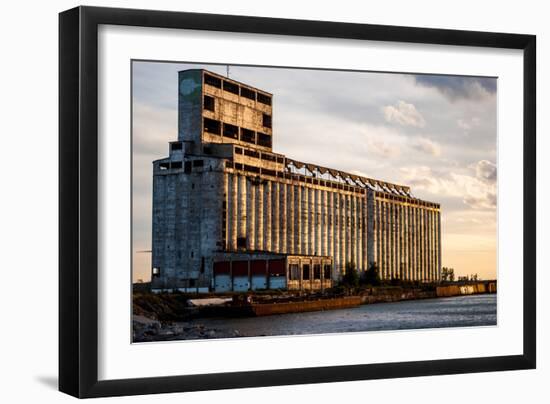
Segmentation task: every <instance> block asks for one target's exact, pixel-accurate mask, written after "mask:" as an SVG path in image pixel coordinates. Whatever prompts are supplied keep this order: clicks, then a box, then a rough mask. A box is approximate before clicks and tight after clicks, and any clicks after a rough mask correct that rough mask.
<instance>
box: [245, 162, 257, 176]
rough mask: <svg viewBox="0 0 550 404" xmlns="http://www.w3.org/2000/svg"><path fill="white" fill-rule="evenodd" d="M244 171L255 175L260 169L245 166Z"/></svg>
mask: <svg viewBox="0 0 550 404" xmlns="http://www.w3.org/2000/svg"><path fill="white" fill-rule="evenodd" d="M244 170H245V171H248V172H251V173H256V174H259V173H260V168H259V167H254V166H249V165H247V164H245V165H244Z"/></svg>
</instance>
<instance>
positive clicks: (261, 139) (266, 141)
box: [258, 132, 271, 147]
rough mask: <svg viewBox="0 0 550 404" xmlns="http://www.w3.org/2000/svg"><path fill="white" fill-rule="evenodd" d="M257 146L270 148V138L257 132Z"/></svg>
mask: <svg viewBox="0 0 550 404" xmlns="http://www.w3.org/2000/svg"><path fill="white" fill-rule="evenodd" d="M258 145H259V146H264V147H271V136H270V135H267V134H265V133H261V132H258Z"/></svg>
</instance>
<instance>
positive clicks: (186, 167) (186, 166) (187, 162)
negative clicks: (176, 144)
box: [183, 161, 191, 174]
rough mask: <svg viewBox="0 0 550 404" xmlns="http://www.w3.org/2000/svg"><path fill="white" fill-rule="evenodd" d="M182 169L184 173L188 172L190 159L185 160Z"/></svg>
mask: <svg viewBox="0 0 550 404" xmlns="http://www.w3.org/2000/svg"><path fill="white" fill-rule="evenodd" d="M183 171H184V172H185V173H186V174H189V173H190V172H191V162H190V161H186V162H185V165H184V167H183Z"/></svg>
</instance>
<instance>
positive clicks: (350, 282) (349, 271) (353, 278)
mask: <svg viewBox="0 0 550 404" xmlns="http://www.w3.org/2000/svg"><path fill="white" fill-rule="evenodd" d="M342 281H343V283H344V285H347V286H350V287H354V288H356V287H357V286H359V274H358V273H357V269H355V263H354V262H353V261H351V262H347V263H346V272H345V273H344V277H343V278H342Z"/></svg>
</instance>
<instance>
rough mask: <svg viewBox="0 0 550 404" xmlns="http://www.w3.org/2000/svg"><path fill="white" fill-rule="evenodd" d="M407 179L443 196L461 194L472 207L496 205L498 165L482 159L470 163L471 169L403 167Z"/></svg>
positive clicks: (408, 182) (455, 196) (484, 208)
mask: <svg viewBox="0 0 550 404" xmlns="http://www.w3.org/2000/svg"><path fill="white" fill-rule="evenodd" d="M401 171H402V173H403V175H404V181H405V182H406V183H407V184H409V185H412V186H414V187H415V189H417V190H424V191H427V192H428V193H430V194H434V195H438V196H440V197H454V198H461V199H462V202H463V203H464V204H465V205H467V206H468V207H470V208H472V209H478V210H487V209H489V210H491V209H495V208H496V204H497V193H496V166H495V165H494V164H493V163H491V162H489V161H487V160H482V161H479V162H478V163H476V164H475V165H474V166H470V168H469V171H468V173H457V172H448V173H441V172H436V171H434V170H432V169H431V168H430V167H428V166H419V167H406V168H402V169H401Z"/></svg>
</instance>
